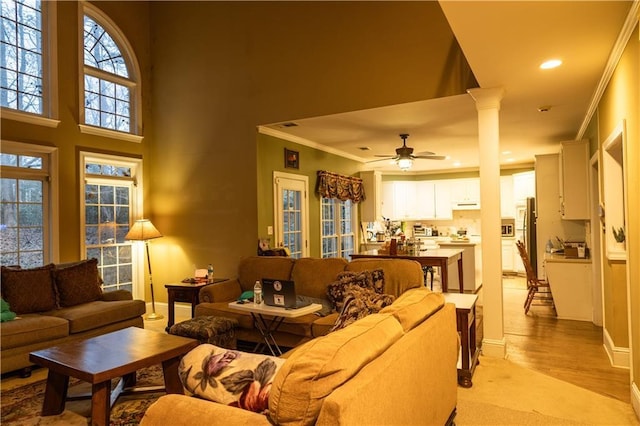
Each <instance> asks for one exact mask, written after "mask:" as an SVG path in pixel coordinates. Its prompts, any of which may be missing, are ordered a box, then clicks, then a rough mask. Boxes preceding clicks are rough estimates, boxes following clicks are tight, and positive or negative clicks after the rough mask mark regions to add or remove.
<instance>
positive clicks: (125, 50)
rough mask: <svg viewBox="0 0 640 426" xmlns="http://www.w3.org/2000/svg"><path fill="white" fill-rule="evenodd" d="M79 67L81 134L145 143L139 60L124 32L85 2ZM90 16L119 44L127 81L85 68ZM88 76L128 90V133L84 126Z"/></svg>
mask: <svg viewBox="0 0 640 426" xmlns="http://www.w3.org/2000/svg"><path fill="white" fill-rule="evenodd" d="M78 12H79V16H78V40H79V43H78V58H79V59H78V65H79V67H80V70H79V73H78V74H79V82H78V95H79V97H80V100H79V106H80V111H79V114H80V124H79V125H78V127H79V129H80V132H81V133H85V134H90V135H96V136H103V137H108V138H113V139H119V140H125V141H128V142H136V143H140V142H142V140H143V136H142V128H143V127H142V87H141V75H142V74H141V72H140V65H139V64H138V60H137V58H136V56H135V54H134V53H133V52H134V50H133V47H132V46H131V44H130V43H129V41H128V40H127V38H126V37H125V36H124V34H123V32H122V31H121V30H120V29H119V28H118V26H117V25H116V24H115V23H114V22H113V21H112V20H111V18H109V17H108V16H107V15H106V14H104V13H103V12H102V11H101V10H100V9H98V8H97V7H95V6H93V5H92V4H90V3H89V2H82V7H80V8H78ZM85 15H86V16H89V17H90V18H91V19H93V20H94V21H96V22H97V23H98V24H100V25H101V26H102V28H104V30H105V31H106V32H108V33H109V35H110V36H111V38H113V40H114V41H115V42H116V44H117V45H118V48H119V49H120V53H121V54H122V57H123V58H124V60H125V62H126V64H127V70H128V73H129V77H128V78H123V77H120V76H118V75H116V74H111V73H107V72H104V71H102V70H99V69H96V68H93V67H89V66H85V64H84V17H85ZM86 74H89V75H92V76H95V77H98V78H101V79H106V80H108V81H111V82H114V83H117V84H120V85H123V86H127V88H128V89H129V90H130V96H129V99H130V105H129V111H130V117H129V120H130V121H129V132H128V133H127V132H121V131H118V130H112V129H106V128H103V127H97V126H92V125H88V124H85V123H86V121H85V104H84V103H85V93H84V92H85V85H84V77H85V75H86Z"/></svg>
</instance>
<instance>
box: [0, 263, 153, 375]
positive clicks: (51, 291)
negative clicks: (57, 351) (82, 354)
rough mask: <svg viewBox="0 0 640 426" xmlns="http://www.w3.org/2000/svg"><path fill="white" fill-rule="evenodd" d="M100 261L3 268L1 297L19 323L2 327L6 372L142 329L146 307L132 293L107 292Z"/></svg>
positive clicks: (0, 340) (24, 371) (26, 370)
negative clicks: (65, 346) (47, 353)
mask: <svg viewBox="0 0 640 426" xmlns="http://www.w3.org/2000/svg"><path fill="white" fill-rule="evenodd" d="M99 280H100V277H99V275H98V270H97V261H95V259H91V260H88V261H82V262H75V263H68V264H59V265H47V266H44V267H42V268H32V269H18V268H6V267H2V297H3V299H5V300H6V301H7V302H8V303H9V307H10V309H11V310H12V311H14V310H15V313H16V315H17V317H16V319H13V320H11V321H6V322H2V323H0V336H1V338H0V349H1V352H0V353H1V356H2V373H3V374H4V373H7V372H11V371H14V370H20V369H22V375H23V376H27V375H28V374H29V371H30V367H31V366H32V365H33V364H32V363H31V362H30V361H29V353H30V352H32V351H36V350H40V349H44V348H48V347H51V346H55V345H58V344H61V343H65V342H69V341H73V340H78V339H84V338H88V337H94V336H98V335H101V334H104V333H109V332H112V331H116V330H120V329H123V328H127V327H131V326H134V327H141V328H142V327H144V321H143V319H142V315H143V314H144V312H145V303H144V301H142V300H133V298H132V295H131V293H130V292H129V291H125V290H117V291H113V292H107V293H103V292H102V291H101V290H100V281H99Z"/></svg>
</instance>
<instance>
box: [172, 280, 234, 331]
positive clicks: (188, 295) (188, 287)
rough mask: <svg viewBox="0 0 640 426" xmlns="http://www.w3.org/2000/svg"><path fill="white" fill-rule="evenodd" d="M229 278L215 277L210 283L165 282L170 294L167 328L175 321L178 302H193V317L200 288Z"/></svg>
mask: <svg viewBox="0 0 640 426" xmlns="http://www.w3.org/2000/svg"><path fill="white" fill-rule="evenodd" d="M227 280H228V278H214V279H213V282H210V283H196V284H191V283H171V284H165V285H164V287H165V288H166V289H167V295H168V304H169V306H168V309H169V320H168V321H167V328H166V329H165V330H166V331H167V332H168V331H169V329H170V328H171V326H172V325H173V324H174V323H175V318H176V315H175V303H176V302H186V303H191V318H193V316H194V315H195V312H196V305H197V304H198V303H200V296H199V294H200V289H201V288H202V287H204V286H206V285H209V284H215V283H220V282H222V281H227Z"/></svg>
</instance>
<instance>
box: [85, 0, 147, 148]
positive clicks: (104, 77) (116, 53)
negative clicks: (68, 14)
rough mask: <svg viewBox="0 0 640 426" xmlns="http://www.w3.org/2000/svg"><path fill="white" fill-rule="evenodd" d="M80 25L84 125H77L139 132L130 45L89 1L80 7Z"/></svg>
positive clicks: (135, 68) (88, 130) (135, 67)
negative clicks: (82, 50) (81, 16)
mask: <svg viewBox="0 0 640 426" xmlns="http://www.w3.org/2000/svg"><path fill="white" fill-rule="evenodd" d="M82 27H83V41H84V60H83V64H84V66H83V77H84V78H83V80H82V82H81V87H83V90H82V93H83V102H82V110H81V117H82V121H83V122H84V124H85V125H87V126H80V128H81V130H82V131H83V132H86V133H94V134H101V135H105V133H104V132H100V131H97V130H96V129H95V128H101V129H106V130H107V131H116V132H121V133H125V134H131V135H139V134H140V129H141V125H140V111H139V108H140V100H139V97H140V88H139V75H140V72H139V68H138V65H137V61H136V59H135V56H134V55H133V50H132V49H131V46H129V43H128V42H127V40H126V38H125V37H124V36H123V35H122V33H121V32H120V30H119V29H118V28H117V27H116V25H115V24H113V23H112V22H111V20H110V19H109V18H108V17H106V16H105V15H103V14H102V13H101V12H100V11H99V10H98V9H96V8H94V7H92V6H91V5H89V4H85V6H84V15H83V25H82ZM88 126H91V127H92V128H93V129H92V128H89V127H88ZM107 136H113V134H111V135H108V134H107ZM116 137H121V136H116ZM125 139H127V138H125ZM130 140H136V139H130ZM136 141H139V140H136Z"/></svg>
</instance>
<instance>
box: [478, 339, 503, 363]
mask: <svg viewBox="0 0 640 426" xmlns="http://www.w3.org/2000/svg"><path fill="white" fill-rule="evenodd" d="M482 355H484V356H490V357H493V358H501V359H504V358H505V357H506V356H507V344H506V342H505V340H504V338H502V339H500V340H496V339H482Z"/></svg>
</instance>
